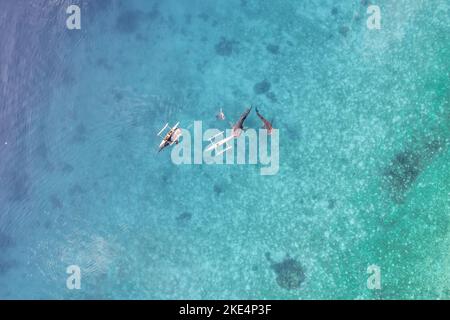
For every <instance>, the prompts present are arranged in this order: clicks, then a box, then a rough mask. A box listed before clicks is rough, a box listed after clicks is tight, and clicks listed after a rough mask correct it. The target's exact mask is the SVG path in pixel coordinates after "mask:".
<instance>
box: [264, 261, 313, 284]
mask: <svg viewBox="0 0 450 320" xmlns="http://www.w3.org/2000/svg"><path fill="white" fill-rule="evenodd" d="M266 259H267V260H268V261H269V262H270V263H271V266H270V267H271V269H272V270H273V271H274V272H275V274H276V282H277V284H278V285H279V286H280V287H281V288H283V289H286V290H294V289H299V288H300V286H301V284H302V283H303V282H304V281H305V278H306V277H305V272H304V269H303V267H302V266H301V264H300V263H299V262H298V261H297V260H295V259H293V258H291V257H289V255H287V256H286V257H285V258H284V259H283V260H282V261H281V262H275V261H273V260H272V258H271V256H270V253H269V252H267V253H266Z"/></svg>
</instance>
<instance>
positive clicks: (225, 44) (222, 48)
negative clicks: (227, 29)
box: [214, 37, 236, 57]
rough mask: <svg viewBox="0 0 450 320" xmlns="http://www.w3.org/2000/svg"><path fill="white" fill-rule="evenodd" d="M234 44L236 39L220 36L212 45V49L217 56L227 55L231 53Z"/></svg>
mask: <svg viewBox="0 0 450 320" xmlns="http://www.w3.org/2000/svg"><path fill="white" fill-rule="evenodd" d="M234 44H236V41H233V40H228V39H226V38H224V37H222V38H221V39H220V41H219V42H218V43H217V44H216V45H215V46H214V49H215V50H216V53H217V54H218V55H219V56H223V57H229V56H231V54H232V53H233V45H234Z"/></svg>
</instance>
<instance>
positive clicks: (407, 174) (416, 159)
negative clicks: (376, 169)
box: [383, 150, 421, 203]
mask: <svg viewBox="0 0 450 320" xmlns="http://www.w3.org/2000/svg"><path fill="white" fill-rule="evenodd" d="M420 171H421V161H420V156H419V155H418V154H417V153H415V152H413V151H409V150H407V151H403V152H400V153H398V154H396V155H395V157H394V159H393V160H391V162H390V164H389V165H388V166H387V167H386V168H385V170H384V173H383V177H384V181H385V182H386V183H387V184H388V186H389V189H390V191H391V194H392V198H393V199H394V201H395V202H397V203H401V202H403V197H404V193H405V192H406V191H407V190H408V189H409V188H410V187H411V185H412V184H413V183H414V181H415V180H416V179H417V177H418V176H419V174H420Z"/></svg>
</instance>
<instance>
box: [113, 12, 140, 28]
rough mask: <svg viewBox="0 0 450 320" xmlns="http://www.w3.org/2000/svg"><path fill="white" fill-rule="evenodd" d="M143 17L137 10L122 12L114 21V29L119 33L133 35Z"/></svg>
mask: <svg viewBox="0 0 450 320" xmlns="http://www.w3.org/2000/svg"><path fill="white" fill-rule="evenodd" d="M142 17H143V15H142V12H140V11H138V10H128V11H124V12H122V13H121V14H120V15H119V16H118V17H117V20H116V29H117V30H118V31H119V32H121V33H133V32H135V31H136V30H137V29H138V28H139V24H140V22H141V19H142Z"/></svg>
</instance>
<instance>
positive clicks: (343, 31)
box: [339, 26, 350, 37]
mask: <svg viewBox="0 0 450 320" xmlns="http://www.w3.org/2000/svg"><path fill="white" fill-rule="evenodd" d="M349 31H350V28H349V27H347V26H340V27H339V33H340V34H341V36H343V37H346V36H347V34H348V33H349Z"/></svg>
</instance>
